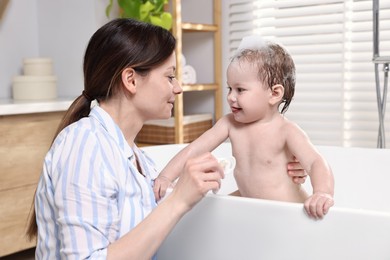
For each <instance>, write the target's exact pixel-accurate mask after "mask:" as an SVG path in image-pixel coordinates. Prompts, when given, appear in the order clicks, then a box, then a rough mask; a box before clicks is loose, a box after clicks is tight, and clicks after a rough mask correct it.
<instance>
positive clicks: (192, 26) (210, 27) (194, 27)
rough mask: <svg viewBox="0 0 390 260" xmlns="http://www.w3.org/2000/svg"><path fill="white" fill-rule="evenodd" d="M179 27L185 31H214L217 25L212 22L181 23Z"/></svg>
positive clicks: (216, 29)
mask: <svg viewBox="0 0 390 260" xmlns="http://www.w3.org/2000/svg"><path fill="white" fill-rule="evenodd" d="M181 28H182V30H183V31H186V32H216V31H218V26H217V25H214V24H202V23H182V25H181Z"/></svg>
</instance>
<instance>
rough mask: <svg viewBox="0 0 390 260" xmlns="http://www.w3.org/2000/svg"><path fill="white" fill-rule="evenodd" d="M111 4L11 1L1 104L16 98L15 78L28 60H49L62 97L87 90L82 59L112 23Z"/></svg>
mask: <svg viewBox="0 0 390 260" xmlns="http://www.w3.org/2000/svg"><path fill="white" fill-rule="evenodd" d="M107 2H108V0H82V1H80V0H55V1H53V0H24V1H21V0H11V1H10V3H9V5H8V7H7V10H6V12H5V14H4V16H3V19H2V20H1V21H0V99H9V98H12V77H13V76H15V75H19V74H21V73H22V68H23V58H29V57H50V58H52V59H53V64H54V72H55V74H56V76H57V78H58V82H57V88H58V96H59V97H76V96H78V95H80V93H81V90H82V89H83V78H82V59H83V55H84V50H85V47H86V45H87V43H88V40H89V38H90V37H91V35H92V34H93V32H95V30H96V29H97V28H98V27H100V26H101V25H102V24H104V23H105V22H107V20H108V19H107V18H106V17H105V13H104V10H105V6H106V4H107Z"/></svg>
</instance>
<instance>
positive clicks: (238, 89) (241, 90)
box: [237, 88, 245, 93]
mask: <svg viewBox="0 0 390 260" xmlns="http://www.w3.org/2000/svg"><path fill="white" fill-rule="evenodd" d="M237 91H238V93H241V92H243V91H245V89H243V88H237Z"/></svg>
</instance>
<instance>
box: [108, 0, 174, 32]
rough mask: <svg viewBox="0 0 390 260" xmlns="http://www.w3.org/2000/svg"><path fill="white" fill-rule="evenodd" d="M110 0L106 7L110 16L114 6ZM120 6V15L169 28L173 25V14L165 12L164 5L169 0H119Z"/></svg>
mask: <svg viewBox="0 0 390 260" xmlns="http://www.w3.org/2000/svg"><path fill="white" fill-rule="evenodd" d="M113 1H114V0H110V2H109V4H108V5H107V7H106V16H107V17H109V16H110V12H111V9H112V7H113ZM117 1H118V5H119V7H120V17H122V18H134V19H137V20H140V21H144V22H147V23H151V24H154V25H158V26H161V27H163V28H165V29H167V30H169V29H171V27H172V15H171V14H170V13H169V12H165V10H164V5H165V4H167V3H168V1H169V0H117Z"/></svg>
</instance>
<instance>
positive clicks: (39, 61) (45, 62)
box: [23, 58, 53, 76]
mask: <svg viewBox="0 0 390 260" xmlns="http://www.w3.org/2000/svg"><path fill="white" fill-rule="evenodd" d="M23 72H24V75H27V76H49V75H53V62H52V60H51V59H50V58H26V59H24V60H23Z"/></svg>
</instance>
